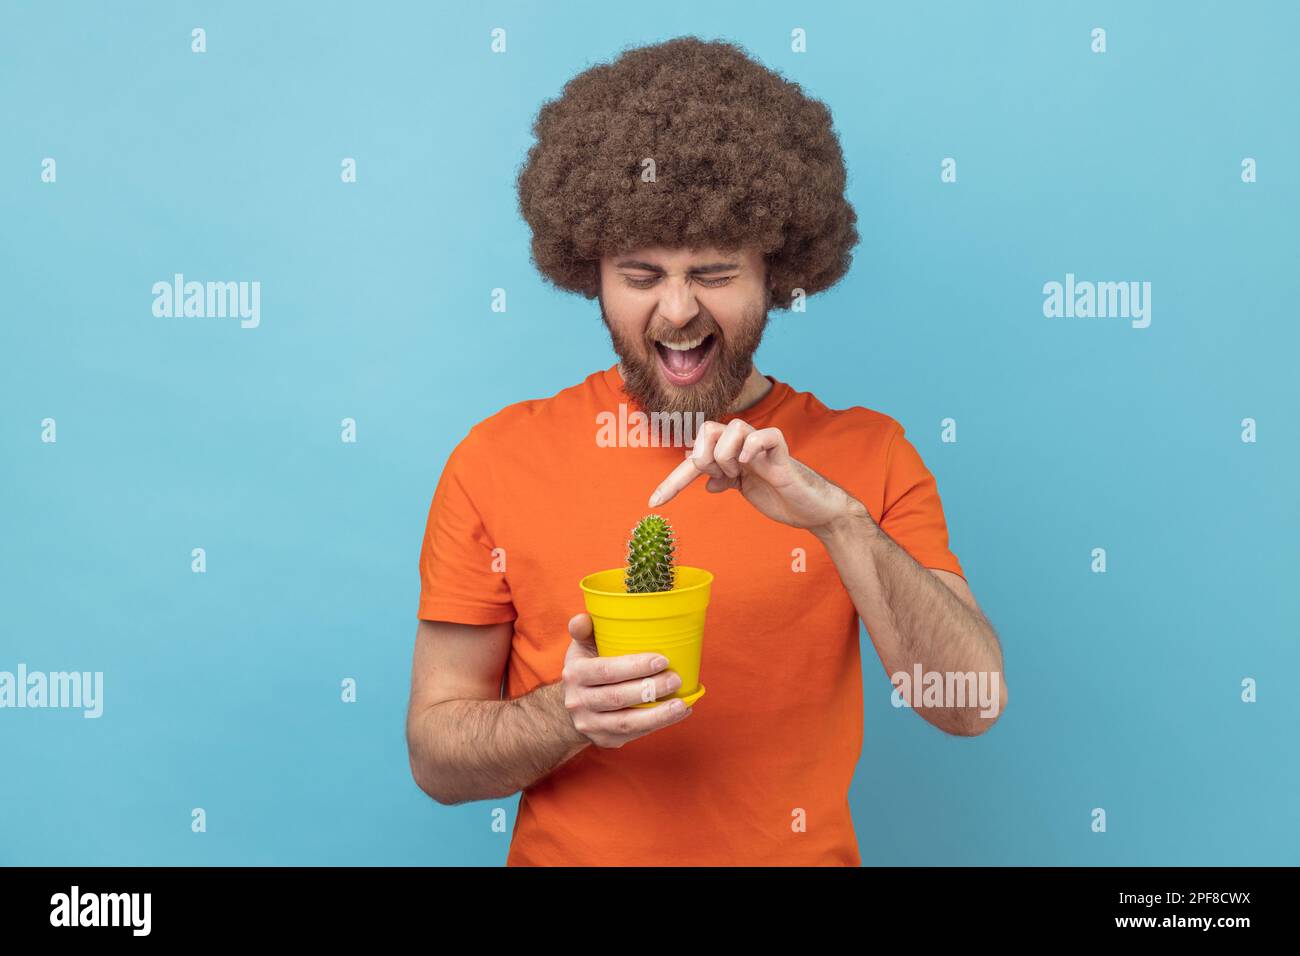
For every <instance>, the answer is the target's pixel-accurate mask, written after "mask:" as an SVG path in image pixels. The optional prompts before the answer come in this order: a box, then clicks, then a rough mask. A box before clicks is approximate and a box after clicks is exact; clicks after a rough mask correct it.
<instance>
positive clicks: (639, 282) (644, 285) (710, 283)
mask: <svg viewBox="0 0 1300 956" xmlns="http://www.w3.org/2000/svg"><path fill="white" fill-rule="evenodd" d="M734 278H735V276H722V277H721V278H719V279H703V278H698V277H697V278H696V279H694V280H693V281H695V282H698V283H699V284H700V285H702V286H704V287H705V288H707V289H714V288H717V287H718V286H721V285H726V284H727V283H728V282H730V281H731V280H732V279H734ZM659 279H660V277H659V276H651V277H650V278H648V279H640V278H633V277H632V276H623V281H624V282H626V283H627V284H628V285H630V286H631V287H632V288H634V289H648V288H650V287H651V286H652V285H654V284H655V283H656V282H658V281H659Z"/></svg>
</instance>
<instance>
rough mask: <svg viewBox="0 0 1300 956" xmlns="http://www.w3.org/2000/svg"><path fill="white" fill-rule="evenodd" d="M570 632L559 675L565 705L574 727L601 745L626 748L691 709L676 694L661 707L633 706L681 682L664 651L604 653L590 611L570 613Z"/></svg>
mask: <svg viewBox="0 0 1300 956" xmlns="http://www.w3.org/2000/svg"><path fill="white" fill-rule="evenodd" d="M569 636H570V637H572V638H573V640H572V641H571V642H570V643H569V650H568V653H566V654H565V655H564V670H563V671H562V672H561V675H560V676H561V682H560V683H561V686H562V687H563V690H564V707H565V709H566V710H567V711H568V712H569V719H570V720H572V721H573V727H574V729H575V730H577V731H578V733H580V734H582V735H583V736H584V737H586V738H587V739H588V740H590V741H591V742H592V743H593V744H595V745H596V746H597V747H614V748H617V747H622V746H623V745H624V744H625V743H627V742H628V741H629V740H635V739H636V738H637V737H643V736H645V735H646V734H649V733H653V732H654V731H656V730H660V729H661V728H664V727H668V726H670V725H671V724H675V723H677V722H678V721H680V720H685V719H686V716H687V715H688V714H690V712H691V708H689V707H687V706H685V705H684V704H683V703H682V702H681V701H680V700H676V699H674V700H671V701H665V702H664V703H662V704H660V705H659V706H657V707H634V706H633V705H634V704H640V703H646V702H649V701H651V700H657V699H658V698H660V697H662V696H664V695H665V694H671V693H673V692H674V691H676V690H677V689H678V688H679V687H681V686H682V679H681V677H680V676H678V674H677V672H676V671H671V670H668V669H667V667H668V661H667V659H666V658H664V656H663V655H662V654H656V653H646V654H620V655H616V656H613V657H601V656H600V654H599V652H598V651H597V650H596V640H595V632H594V631H593V630H592V626H591V615H589V614H575V615H574V616H573V617H572V618H570V620H569ZM658 661H662V664H659V663H657V662H658Z"/></svg>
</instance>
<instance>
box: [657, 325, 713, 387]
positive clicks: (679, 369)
mask: <svg viewBox="0 0 1300 956" xmlns="http://www.w3.org/2000/svg"><path fill="white" fill-rule="evenodd" d="M686 344H689V343H686ZM715 344H716V343H715V342H714V335H713V333H712V332H710V333H709V334H708V335H706V336H705V337H704V338H703V340H701V341H700V342H699V343H698V344H697V345H695V347H694V348H689V349H681V348H669V347H668V346H666V345H664V344H663V343H662V342H656V343H655V351H656V352H657V353H659V367H660V368H662V369H663V372H664V377H665V378H667V379H668V381H670V382H672V383H673V384H674V385H694V384H695V383H696V382H698V381H699V380H700V379H701V378H703V377H704V373H705V372H707V371H708V369H709V364H710V362H712V361H713V353H714V352H715V351H717V349H716V348H715V347H714V346H715Z"/></svg>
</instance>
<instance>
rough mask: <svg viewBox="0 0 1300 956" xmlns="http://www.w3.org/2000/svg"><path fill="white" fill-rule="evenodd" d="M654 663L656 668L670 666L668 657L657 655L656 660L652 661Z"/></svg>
mask: <svg viewBox="0 0 1300 956" xmlns="http://www.w3.org/2000/svg"><path fill="white" fill-rule="evenodd" d="M652 663H653V665H654V668H655V670H658V671H661V670H663V669H664V668H665V667H667V666H668V658H666V657H656V658H655V659H654V661H652Z"/></svg>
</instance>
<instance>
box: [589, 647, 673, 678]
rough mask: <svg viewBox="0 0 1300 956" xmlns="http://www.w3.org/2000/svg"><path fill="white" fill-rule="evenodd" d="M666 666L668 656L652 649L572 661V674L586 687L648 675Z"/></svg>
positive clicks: (656, 672)
mask: <svg viewBox="0 0 1300 956" xmlns="http://www.w3.org/2000/svg"><path fill="white" fill-rule="evenodd" d="M667 666H668V658H666V657H664V656H663V655H662V654H658V653H656V652H654V651H646V652H645V653H642V654H615V655H613V656H611V657H591V658H588V659H587V660H585V661H576V662H574V665H573V669H574V676H576V677H577V678H578V683H579V684H582V685H584V686H587V687H598V686H600V685H601V684H618V683H621V682H622V681H625V680H632V679H633V678H637V677H650V676H653V675H654V674H658V673H659V672H660V671H661V670H663V669H664V668H665V667H667Z"/></svg>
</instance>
